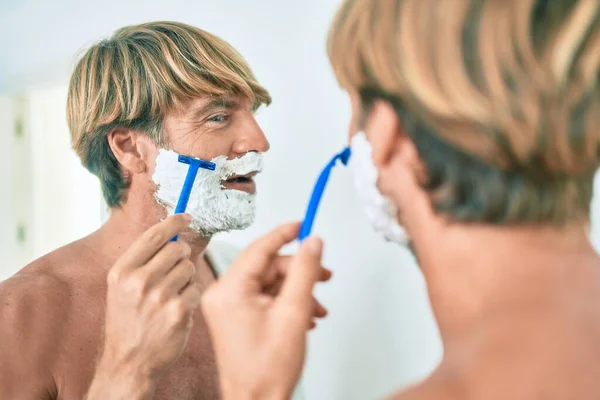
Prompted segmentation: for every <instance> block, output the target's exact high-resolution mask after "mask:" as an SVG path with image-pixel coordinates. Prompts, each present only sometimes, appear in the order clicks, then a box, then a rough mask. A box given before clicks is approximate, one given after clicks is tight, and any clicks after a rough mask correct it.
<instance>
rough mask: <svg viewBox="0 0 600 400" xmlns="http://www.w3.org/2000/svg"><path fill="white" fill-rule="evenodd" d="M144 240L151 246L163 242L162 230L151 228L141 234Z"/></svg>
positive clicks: (156, 245)
mask: <svg viewBox="0 0 600 400" xmlns="http://www.w3.org/2000/svg"><path fill="white" fill-rule="evenodd" d="M143 238H144V241H145V242H147V243H148V244H150V245H151V246H153V247H158V246H160V245H162V243H163V235H162V232H161V231H160V230H158V229H155V228H151V229H149V230H148V231H146V232H145V233H144V235H143Z"/></svg>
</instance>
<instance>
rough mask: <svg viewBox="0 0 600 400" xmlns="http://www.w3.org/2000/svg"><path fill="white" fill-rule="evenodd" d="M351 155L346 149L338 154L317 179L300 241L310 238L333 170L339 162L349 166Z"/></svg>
mask: <svg viewBox="0 0 600 400" xmlns="http://www.w3.org/2000/svg"><path fill="white" fill-rule="evenodd" d="M350 155H351V151H350V148H349V147H346V148H345V149H344V150H342V151H341V152H340V153H338V154H336V155H335V156H334V157H333V158H332V159H331V161H329V163H327V165H326V166H325V168H323V171H322V172H321V174H320V175H319V178H318V179H317V183H315V188H314V189H313V192H312V195H311V196H310V201H309V203H308V208H307V209H306V215H305V217H304V221H303V222H302V226H301V227H300V234H299V235H298V239H299V240H300V241H303V240H304V239H306V238H307V237H308V236H310V232H311V230H312V226H313V223H314V222H315V216H316V215H317V210H318V209H319V203H320V202H321V197H323V192H324V191H325V186H326V185H327V181H328V180H329V175H330V174H331V170H332V169H333V167H334V166H335V164H336V162H337V161H338V160H340V161H341V162H342V164H344V165H348V160H349V159H350Z"/></svg>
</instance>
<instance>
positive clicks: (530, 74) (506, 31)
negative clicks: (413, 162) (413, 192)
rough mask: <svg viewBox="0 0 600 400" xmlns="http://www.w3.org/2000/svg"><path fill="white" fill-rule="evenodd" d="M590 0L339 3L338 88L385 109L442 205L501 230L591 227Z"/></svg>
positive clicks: (333, 46)
mask: <svg viewBox="0 0 600 400" xmlns="http://www.w3.org/2000/svg"><path fill="white" fill-rule="evenodd" d="M599 16H600V2H599V1H598V0H551V1H550V0H456V1H455V0H346V1H344V3H343V5H342V6H341V8H340V9H339V11H338V13H337V15H336V17H335V20H334V22H333V25H332V27H331V30H330V33H329V39H328V53H329V57H330V60H331V63H332V65H333V69H334V71H335V74H336V76H337V78H338V80H339V82H340V84H341V85H342V86H343V87H345V88H346V89H351V90H358V91H359V92H360V93H361V96H362V99H363V102H364V105H365V107H368V105H369V104H370V103H372V102H373V101H374V100H375V99H383V100H386V101H388V102H390V103H391V104H392V105H393V106H394V108H395V109H396V111H397V113H398V115H399V116H400V119H401V121H402V125H403V127H404V130H405V131H406V133H407V134H408V135H409V136H410V137H411V139H412V140H413V142H415V144H416V146H417V148H418V150H419V153H420V155H421V158H422V159H423V162H424V164H425V167H426V168H427V170H428V175H429V176H428V180H427V181H426V182H424V187H425V188H426V189H427V190H428V191H429V192H430V193H431V199H432V202H433V204H434V206H435V208H436V209H437V210H438V211H443V212H447V213H448V214H450V216H452V217H454V218H455V219H458V220H462V221H484V222H496V223H520V222H527V221H529V222H531V221H534V222H555V223H564V222H567V221H568V220H572V219H588V218H589V203H590V200H591V195H592V182H593V174H594V172H595V171H596V169H597V167H598V165H599V147H598V145H599V143H598V138H599V135H600V112H599V111H598V110H600V90H599V85H598V84H599V82H598V78H599V65H600V25H599V24H598V20H599Z"/></svg>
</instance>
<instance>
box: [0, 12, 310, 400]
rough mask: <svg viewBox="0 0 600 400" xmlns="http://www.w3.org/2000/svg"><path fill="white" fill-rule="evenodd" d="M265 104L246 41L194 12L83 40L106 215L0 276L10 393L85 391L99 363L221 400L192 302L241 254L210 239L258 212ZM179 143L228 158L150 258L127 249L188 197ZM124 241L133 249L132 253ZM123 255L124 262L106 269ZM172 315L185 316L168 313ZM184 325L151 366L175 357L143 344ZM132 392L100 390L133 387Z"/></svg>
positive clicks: (5, 379) (75, 99) (87, 156)
mask: <svg viewBox="0 0 600 400" xmlns="http://www.w3.org/2000/svg"><path fill="white" fill-rule="evenodd" d="M270 102H271V98H270V96H269V93H268V92H267V91H266V90H265V89H264V88H263V87H262V86H261V85H260V84H259V83H258V82H257V81H256V79H255V78H254V76H253V74H252V72H251V70H250V68H249V66H248V65H247V63H246V62H245V61H244V59H243V58H242V57H241V56H240V55H239V54H238V52H237V51H236V50H234V49H233V48H232V47H231V46H230V45H229V44H227V43H226V42H224V41H223V40H221V39H220V38H218V37H216V36H214V35H212V34H210V33H208V32H205V31H202V30H200V29H197V28H194V27H192V26H188V25H185V24H181V23H175V22H154V23H146V24H142V25H137V26H129V27H125V28H122V29H120V30H118V31H117V32H116V33H115V34H114V35H113V36H111V37H110V38H108V39H106V40H103V41H101V42H99V43H96V44H94V45H93V46H91V47H90V48H89V49H88V50H87V51H86V52H85V54H84V55H83V56H82V58H81V59H80V60H79V62H78V64H77V66H76V67H75V70H74V72H73V74H72V77H71V82H70V87H69V96H68V105H67V107H68V123H69V127H70V130H71V134H72V139H73V146H74V149H75V151H76V152H77V154H78V155H79V156H80V158H81V160H82V163H83V165H84V166H85V167H86V168H87V169H89V170H90V171H91V172H92V173H94V174H95V175H96V176H97V177H98V179H99V180H100V183H101V185H102V191H103V194H104V197H105V199H106V202H107V203H108V206H109V207H110V218H109V219H108V221H107V222H106V223H105V224H104V225H103V226H102V227H101V228H100V229H99V230H98V231H97V232H94V233H93V234H91V235H90V236H88V237H85V238H83V239H81V240H79V241H77V242H74V243H71V244H68V245H66V246H65V247H63V248H61V249H58V250H56V251H54V252H52V253H50V254H48V255H45V256H43V257H42V258H40V259H38V260H36V261H34V262H33V263H32V264H30V265H28V266H26V267H25V268H23V269H22V270H21V271H19V272H18V273H17V274H15V275H14V276H13V277H11V278H10V279H8V280H6V281H5V282H2V283H1V284H0V321H1V322H0V398H2V399H57V398H60V399H65V400H69V399H82V398H84V397H85V395H86V392H87V391H88V387H89V386H90V384H91V382H92V379H93V377H94V374H95V372H96V371H98V372H99V373H97V374H96V375H97V383H98V384H99V385H102V386H103V388H104V389H111V388H114V389H115V390H119V387H120V380H119V379H118V376H120V375H119V374H121V373H123V371H126V372H125V373H126V374H127V376H128V377H132V376H138V375H139V376H143V377H152V378H153V379H154V380H155V382H156V384H154V385H151V387H148V388H146V389H147V390H148V391H151V392H152V393H153V394H154V395H155V398H156V399H175V398H176V399H182V400H183V399H190V400H191V399H216V398H218V397H219V385H218V379H217V366H216V364H215V359H214V354H213V348H212V344H211V339H210V336H209V334H208V331H207V328H206V325H205V323H204V320H203V316H202V313H201V312H200V311H199V310H197V309H196V306H197V303H198V299H199V296H200V293H201V292H202V291H204V290H205V289H206V288H207V287H208V286H210V285H211V284H212V283H213V282H214V281H215V278H216V275H217V274H218V273H220V272H222V271H223V270H224V269H225V268H227V267H228V264H229V262H230V260H231V257H232V256H233V255H232V254H231V251H230V250H229V249H226V248H223V247H222V246H221V247H218V246H217V247H215V248H211V249H208V245H209V242H210V239H211V237H212V236H213V235H214V234H215V233H218V232H222V231H228V230H232V229H244V228H246V227H248V226H249V225H250V224H251V223H252V222H253V219H254V209H255V192H256V186H255V182H254V179H253V178H254V176H255V174H256V173H258V172H260V169H261V168H262V162H261V161H262V160H261V157H262V154H263V153H264V152H266V151H268V150H269V142H268V141H267V139H266V137H265V135H264V133H263V131H262V130H261V128H260V127H259V125H258V123H257V121H256V119H255V111H256V110H257V109H258V107H260V106H261V105H263V104H264V105H268V104H269V103H270ZM177 154H183V155H186V156H192V157H197V158H200V159H203V160H208V161H214V162H215V163H216V164H217V168H216V171H208V170H202V171H201V172H199V174H198V176H197V179H196V181H195V184H194V188H193V190H192V193H191V197H190V202H189V204H188V212H189V220H188V221H187V222H185V223H184V226H185V229H183V231H182V232H180V240H179V242H176V243H170V244H169V245H168V246H166V247H165V248H164V251H162V252H161V253H160V254H159V255H158V256H157V257H155V258H153V259H151V258H150V257H148V255H147V254H146V253H144V250H143V249H142V248H140V247H135V246H133V250H131V247H132V244H133V243H134V242H135V241H136V240H138V239H140V238H142V241H143V242H144V243H147V244H152V243H154V242H155V241H156V235H155V236H152V235H151V234H150V235H149V234H146V236H144V232H145V231H146V230H148V229H149V228H150V227H152V226H154V225H155V224H157V223H158V222H159V221H161V220H163V219H164V218H165V217H166V215H167V213H168V211H172V209H173V207H174V206H175V203H176V202H177V197H178V195H179V192H180V190H181V186H182V184H183V180H184V178H185V175H186V171H187V166H186V165H184V164H181V163H178V161H177ZM183 218H184V217H179V219H177V220H178V221H179V223H180V224H181V223H182V221H183ZM188 226H189V227H188ZM128 249H130V251H134V252H137V253H136V254H135V255H133V256H132V257H129V258H128V259H127V260H124V259H123V258H122V257H121V256H122V255H123V254H124V253H125V251H126V250H128ZM207 249H208V250H207ZM119 259H120V261H119V262H117V260H119ZM115 264H118V265H119V266H121V267H123V268H124V269H127V272H122V273H120V274H118V275H117V274H115V273H113V274H112V275H110V276H108V272H109V270H110V269H111V267H113V266H114V265H115ZM285 264H286V261H285V259H280V260H279V261H278V263H277V265H279V266H280V267H281V268H284V267H285ZM142 265H147V268H141V266H142ZM107 276H108V287H107ZM107 291H108V295H107ZM107 302H108V305H106V304H107ZM129 307H135V309H136V310H138V311H139V310H143V315H142V316H141V317H140V318H136V316H132V314H131V313H129V312H128V310H129V309H130V308H129ZM169 311H171V312H173V313H174V315H175V316H174V317H172V318H171V319H170V320H169V321H167V322H166V321H165V320H163V319H162V318H163V317H164V316H165V315H167V313H168V312H169ZM105 312H108V313H109V320H108V321H106V322H105V318H104V316H105ZM138 317H139V315H138ZM191 322H193V327H192V326H191ZM174 327H177V328H181V327H185V328H186V330H185V332H183V333H182V334H179V335H178V336H177V337H178V339H179V342H178V345H180V346H184V347H181V348H177V349H176V350H175V352H176V353H177V354H180V357H179V359H178V361H176V362H174V363H171V360H167V361H168V362H167V361H165V363H164V365H163V366H164V367H165V368H166V367H167V366H169V368H167V369H161V368H155V367H153V366H152V365H151V362H148V359H152V360H153V361H152V362H160V361H161V360H164V359H165V358H164V357H161V356H160V355H159V354H156V353H153V352H148V351H147V347H149V346H150V347H152V345H161V343H163V344H164V343H167V341H166V340H164V338H165V337H166V336H168V335H169V332H171V331H170V329H174ZM131 335H134V336H135V337H136V338H137V339H136V340H137V341H135V342H132V341H131V340H130V338H131ZM164 348H165V349H169V348H170V347H169V345H168V344H164ZM167 358H168V357H167ZM124 366H129V368H130V369H127V368H128V367H124ZM142 387H143V385H139V386H138V389H141V388H142ZM124 396H125V397H118V396H117V395H114V394H113V393H112V392H104V394H103V397H102V398H104V399H117V398H128V399H132V398H134V397H132V396H127V395H124ZM298 396H300V394H298Z"/></svg>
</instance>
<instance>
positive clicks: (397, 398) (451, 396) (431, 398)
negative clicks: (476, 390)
mask: <svg viewBox="0 0 600 400" xmlns="http://www.w3.org/2000/svg"><path fill="white" fill-rule="evenodd" d="M466 394H467V391H466V390H465V385H464V381H463V380H462V379H460V378H459V377H458V376H456V375H455V374H454V373H452V371H450V370H448V369H447V368H446V367H444V366H442V367H440V368H438V369H437V370H436V371H435V372H434V373H433V374H432V375H431V376H430V377H428V378H427V379H426V380H424V381H423V382H421V383H418V384H416V385H414V386H412V387H409V388H408V389H404V390H402V391H399V392H398V393H396V394H394V395H392V396H390V397H389V398H388V400H439V399H444V400H459V399H461V400H462V399H465V398H467V396H466Z"/></svg>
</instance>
